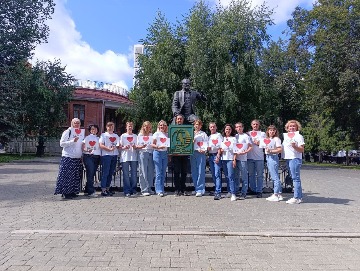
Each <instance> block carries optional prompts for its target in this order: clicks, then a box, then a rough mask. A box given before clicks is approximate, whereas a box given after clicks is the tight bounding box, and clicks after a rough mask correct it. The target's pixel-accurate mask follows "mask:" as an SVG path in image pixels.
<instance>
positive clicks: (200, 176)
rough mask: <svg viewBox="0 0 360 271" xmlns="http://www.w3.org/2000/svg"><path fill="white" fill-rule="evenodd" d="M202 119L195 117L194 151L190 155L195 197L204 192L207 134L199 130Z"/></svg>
mask: <svg viewBox="0 0 360 271" xmlns="http://www.w3.org/2000/svg"><path fill="white" fill-rule="evenodd" d="M202 124H203V123H202V121H201V120H199V119H197V120H195V121H194V152H193V154H192V155H191V156H190V165H191V177H192V180H193V183H194V188H195V193H196V194H195V195H196V197H201V196H202V195H204V194H205V167H206V151H207V147H203V145H204V146H205V145H207V143H208V140H209V138H208V136H207V134H206V133H205V132H204V131H201V127H202Z"/></svg>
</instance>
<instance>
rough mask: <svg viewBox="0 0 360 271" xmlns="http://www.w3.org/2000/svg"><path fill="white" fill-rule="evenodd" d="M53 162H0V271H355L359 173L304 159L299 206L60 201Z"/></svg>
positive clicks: (359, 261)
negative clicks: (317, 164)
mask: <svg viewBox="0 0 360 271" xmlns="http://www.w3.org/2000/svg"><path fill="white" fill-rule="evenodd" d="M58 161H59V159H55V160H54V159H46V158H45V159H40V160H35V161H25V162H24V161H22V162H17V163H10V164H0V215H1V220H0V271H2V270H16V271H18V270H19V271H22V270H32V271H43V270H49V271H50V270H51V271H58V270H59V271H64V270H65V271H66V270H73V271H98V270H130V271H131V270H144V271H146V270H157V271H166V270H169V271H179V270H194V271H196V270H199V271H200V270H202V271H213V270H277V271H280V270H286V271H287V270H360V193H359V191H360V171H356V170H346V169H335V168H323V167H315V166H303V168H302V171H301V174H302V183H303V190H304V202H303V203H302V204H299V205H288V204H286V203H285V202H268V201H266V200H265V198H262V199H258V198H256V197H255V196H249V197H248V198H247V199H246V200H244V201H235V202H231V201H230V199H228V198H226V199H221V200H219V201H214V200H213V197H212V196H204V197H201V198H196V197H194V196H188V197H184V196H182V197H174V196H173V195H172V193H168V195H167V196H165V197H163V198H160V197H158V196H150V197H142V196H138V197H132V198H125V197H124V196H123V194H122V193H120V192H118V193H116V194H115V196H113V197H98V198H88V197H87V196H80V197H78V198H77V199H74V200H63V199H61V197H60V195H56V196H54V195H53V193H54V187H55V181H56V176H57V172H58ZM265 196H267V195H265ZM284 196H285V199H287V198H289V197H291V194H284Z"/></svg>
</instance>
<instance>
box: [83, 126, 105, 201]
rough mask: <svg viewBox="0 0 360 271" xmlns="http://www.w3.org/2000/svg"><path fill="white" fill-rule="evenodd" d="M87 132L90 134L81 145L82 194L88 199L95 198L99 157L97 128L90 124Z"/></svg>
mask: <svg viewBox="0 0 360 271" xmlns="http://www.w3.org/2000/svg"><path fill="white" fill-rule="evenodd" d="M88 130H89V132H90V134H89V135H88V136H86V137H85V138H84V140H83V144H82V148H83V162H84V165H85V169H86V185H85V191H84V192H85V193H87V194H88V196H89V197H96V196H97V195H96V194H95V188H94V180H95V175H96V172H97V169H98V167H99V163H100V155H101V150H100V145H99V137H98V132H99V126H97V125H95V124H90V125H89V128H88Z"/></svg>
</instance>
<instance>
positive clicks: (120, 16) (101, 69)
mask: <svg viewBox="0 0 360 271" xmlns="http://www.w3.org/2000/svg"><path fill="white" fill-rule="evenodd" d="M195 2H196V0H132V1H130V0H101V1H99V0H86V1H84V0H55V3H56V7H55V13H54V14H53V17H52V19H51V20H49V21H48V22H47V24H48V25H49V27H50V36H49V40H48V43H47V44H42V45H39V46H38V47H37V48H36V50H35V57H34V61H35V60H37V59H39V60H53V59H55V58H57V59H61V62H62V64H63V65H64V66H65V65H66V71H67V72H69V73H71V74H73V75H74V76H75V77H76V78H77V79H84V80H86V79H89V80H94V81H103V82H107V83H115V84H117V85H119V86H121V87H124V88H126V89H130V88H131V87H132V82H133V62H134V59H133V46H134V45H135V44H138V43H139V40H140V39H143V38H145V37H146V34H147V28H148V27H149V26H150V25H151V24H152V22H153V21H154V19H155V17H156V14H157V12H158V11H161V12H162V13H163V14H165V16H166V18H167V19H168V20H169V21H170V22H172V23H175V22H176V20H181V19H182V17H183V15H186V14H188V13H189V10H190V9H191V7H192V6H193V5H194V3H195ZM229 2H230V1H229V0H220V1H216V0H208V3H209V4H210V5H211V6H215V3H220V4H221V5H223V6H227V5H228V3H229ZM249 2H250V3H251V5H252V6H253V7H254V6H256V5H260V4H261V3H263V2H264V1H263V0H252V1H251V0H249ZM313 2H314V0H268V1H267V2H266V4H267V5H268V6H269V7H271V8H274V11H275V14H274V16H273V19H274V22H275V23H276V25H275V26H274V27H271V28H270V29H269V33H270V34H272V36H273V37H274V38H275V39H277V38H278V36H279V35H280V32H281V31H282V30H284V29H286V21H287V20H288V19H289V18H290V17H291V12H292V11H293V10H294V8H295V7H296V6H297V5H301V6H303V7H306V8H311V6H312V3H313Z"/></svg>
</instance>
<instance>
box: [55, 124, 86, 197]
mask: <svg viewBox="0 0 360 271" xmlns="http://www.w3.org/2000/svg"><path fill="white" fill-rule="evenodd" d="M80 124H81V122H80V120H79V119H78V118H73V119H72V120H71V127H69V128H68V129H66V130H65V131H64V132H63V133H62V135H61V139H60V146H61V147H62V148H63V149H62V154H61V161H60V168H59V175H58V178H57V182H56V188H55V193H54V194H55V195H56V194H61V195H62V196H63V197H64V198H65V199H72V198H74V197H77V194H78V193H79V192H80V183H81V179H82V171H83V165H82V161H81V156H82V141H83V139H84V136H83V133H80ZM75 131H79V134H78V133H76V132H75Z"/></svg>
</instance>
